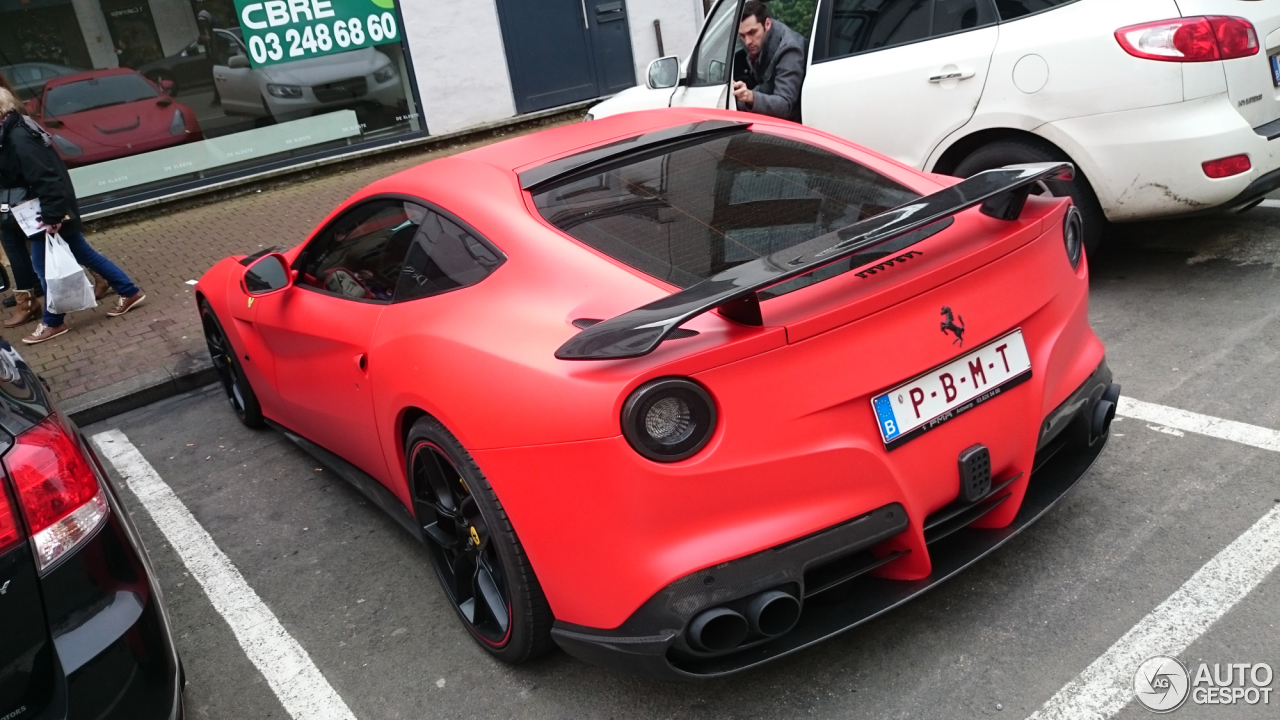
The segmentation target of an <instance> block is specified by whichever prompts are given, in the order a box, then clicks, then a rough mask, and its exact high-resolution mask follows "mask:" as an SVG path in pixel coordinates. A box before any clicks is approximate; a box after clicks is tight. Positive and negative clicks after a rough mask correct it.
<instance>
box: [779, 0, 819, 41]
mask: <svg viewBox="0 0 1280 720" xmlns="http://www.w3.org/2000/svg"><path fill="white" fill-rule="evenodd" d="M817 4H818V0H769V14H770V15H773V16H774V17H775V18H777V19H778V20H781V21H782V22H783V24H785V25H786V26H787V27H789V28H791V29H792V30H795V31H796V32H798V33H800V34H801V35H803V36H805V37H806V38H808V37H809V33H810V32H812V30H813V11H814V7H815V6H816V5H817Z"/></svg>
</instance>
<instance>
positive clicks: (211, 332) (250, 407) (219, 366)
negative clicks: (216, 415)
mask: <svg viewBox="0 0 1280 720" xmlns="http://www.w3.org/2000/svg"><path fill="white" fill-rule="evenodd" d="M200 323H201V324H202V325H203V326H204V341H205V344H207V345H208V346H209V358H210V359H211V360H213V369H214V370H215V371H216V372H217V373H218V381H219V382H221V383H222V389H223V391H225V392H226V393H227V401H228V402H230V403H231V410H232V411H233V412H234V413H235V414H236V417H237V418H239V420H240V422H242V423H244V424H245V425H246V426H248V427H251V428H254V429H258V428H262V427H265V426H266V423H264V422H263V420H262V406H261V405H259V404H258V396H257V395H255V394H254V392H253V386H252V385H250V384H249V378H247V377H245V374H244V370H242V369H241V368H240V361H239V360H237V359H236V352H235V350H234V349H233V348H232V347H231V341H229V340H228V339H227V334H226V332H224V331H223V329H222V323H220V322H218V316H217V315H215V314H214V312H213V308H211V307H209V303H207V302H205V301H204V300H201V301H200Z"/></svg>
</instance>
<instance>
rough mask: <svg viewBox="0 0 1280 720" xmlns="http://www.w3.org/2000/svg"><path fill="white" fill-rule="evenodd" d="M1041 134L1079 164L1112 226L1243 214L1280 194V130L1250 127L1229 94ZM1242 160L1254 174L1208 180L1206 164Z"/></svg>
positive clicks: (1058, 126)
mask: <svg viewBox="0 0 1280 720" xmlns="http://www.w3.org/2000/svg"><path fill="white" fill-rule="evenodd" d="M1036 133H1037V134H1039V135H1041V136H1043V137H1044V138H1045V139H1047V140H1049V141H1051V142H1053V143H1055V144H1056V145H1058V146H1059V147H1061V148H1062V149H1063V150H1065V151H1066V152H1067V153H1068V154H1069V155H1071V157H1072V158H1073V159H1076V160H1077V161H1078V163H1079V164H1080V166H1081V168H1082V169H1083V170H1084V172H1085V173H1086V175H1087V176H1088V178H1089V181H1090V183H1091V184H1092V185H1093V188H1094V191H1095V192H1096V193H1097V195H1098V200H1099V202H1101V204H1102V208H1103V210H1104V211H1105V212H1106V214H1107V218H1108V219H1110V220H1112V221H1117V222H1120V221H1128V220H1143V219H1149V218H1156V217H1168V216H1175V215H1176V216H1181V215H1192V214H1199V213H1209V212H1220V211H1230V210H1239V209H1241V208H1244V207H1247V206H1248V205H1250V204H1251V203H1253V202H1256V201H1257V200H1259V199H1261V198H1262V197H1263V196H1264V195H1266V194H1267V193H1268V192H1271V191H1272V190H1275V189H1276V188H1277V187H1280V128H1271V127H1270V124H1269V125H1264V126H1262V127H1259V128H1257V129H1255V128H1253V127H1250V126H1249V124H1248V122H1246V121H1245V119H1244V118H1243V117H1241V115H1240V113H1239V112H1237V111H1236V109H1235V107H1233V106H1232V104H1231V100H1230V99H1229V98H1228V96H1227V95H1226V93H1221V94H1218V95H1212V96H1209V97H1204V98H1199V99H1196V100H1191V101H1187V102H1181V103H1173V104H1170V105H1161V106H1157V107H1149V108H1143V109H1141V110H1132V111H1127V112H1118V113H1107V114H1104V115H1093V116H1088V117H1080V118H1072V119H1070V120H1063V121H1059V122H1053V123H1048V124H1046V125H1043V126H1041V127H1040V128H1038V129H1037V130H1036ZM1273 138H1274V139H1273ZM1239 154H1247V155H1248V156H1249V160H1250V163H1251V164H1252V166H1253V167H1252V169H1251V170H1250V171H1249V172H1246V173H1242V174H1240V175H1236V176H1233V177H1229V178H1222V179H1216V180H1215V179H1211V178H1209V177H1208V176H1206V175H1205V174H1204V170H1203V168H1202V167H1201V164H1202V163H1204V162H1207V161H1209V160H1217V159H1219V158H1225V157H1230V156H1232V155H1239Z"/></svg>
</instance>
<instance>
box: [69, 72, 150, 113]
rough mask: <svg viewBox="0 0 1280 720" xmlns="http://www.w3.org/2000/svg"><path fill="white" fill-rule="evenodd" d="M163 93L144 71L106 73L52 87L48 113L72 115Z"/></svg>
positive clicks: (145, 98)
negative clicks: (147, 78) (150, 81)
mask: <svg viewBox="0 0 1280 720" xmlns="http://www.w3.org/2000/svg"><path fill="white" fill-rule="evenodd" d="M159 96H160V93H159V92H157V91H156V89H155V86H153V85H152V84H151V83H149V82H147V81H146V79H145V78H143V77H142V76H141V75H103V76H102V77H96V78H90V79H88V80H81V81H79V82H73V83H67V84H66V85H57V86H55V87H52V88H49V92H48V93H46V94H45V96H44V114H45V115H71V114H74V113H78V112H84V111H86V110H93V109H95V108H100V107H107V106H109V105H123V104H125V103H131V102H137V101H138V100H147V99H149V98H153V97H159Z"/></svg>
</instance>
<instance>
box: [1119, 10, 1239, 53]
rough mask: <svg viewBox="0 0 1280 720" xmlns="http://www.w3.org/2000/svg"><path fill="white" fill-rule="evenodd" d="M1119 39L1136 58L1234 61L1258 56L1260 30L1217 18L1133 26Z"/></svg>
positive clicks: (1228, 19)
mask: <svg viewBox="0 0 1280 720" xmlns="http://www.w3.org/2000/svg"><path fill="white" fill-rule="evenodd" d="M1116 40H1117V41H1118V42H1119V43H1120V47H1122V48H1124V50H1125V52H1127V53H1129V54H1130V55H1133V56H1134V57H1140V58H1145V59H1147V60H1164V61H1166V62H1210V61H1213V60H1234V59H1236V58H1242V57H1249V56H1250V55H1256V54H1257V53H1258V31H1257V30H1255V29H1254V27H1253V25H1252V24H1251V23H1250V22H1249V21H1248V20H1245V19H1244V18H1238V17H1227V16H1224V15H1213V16H1209V17H1187V18H1175V19H1173V20H1161V21H1159V22H1152V23H1143V24H1141V25H1130V26H1129V27H1126V28H1120V29H1119V30H1117V31H1116Z"/></svg>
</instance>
